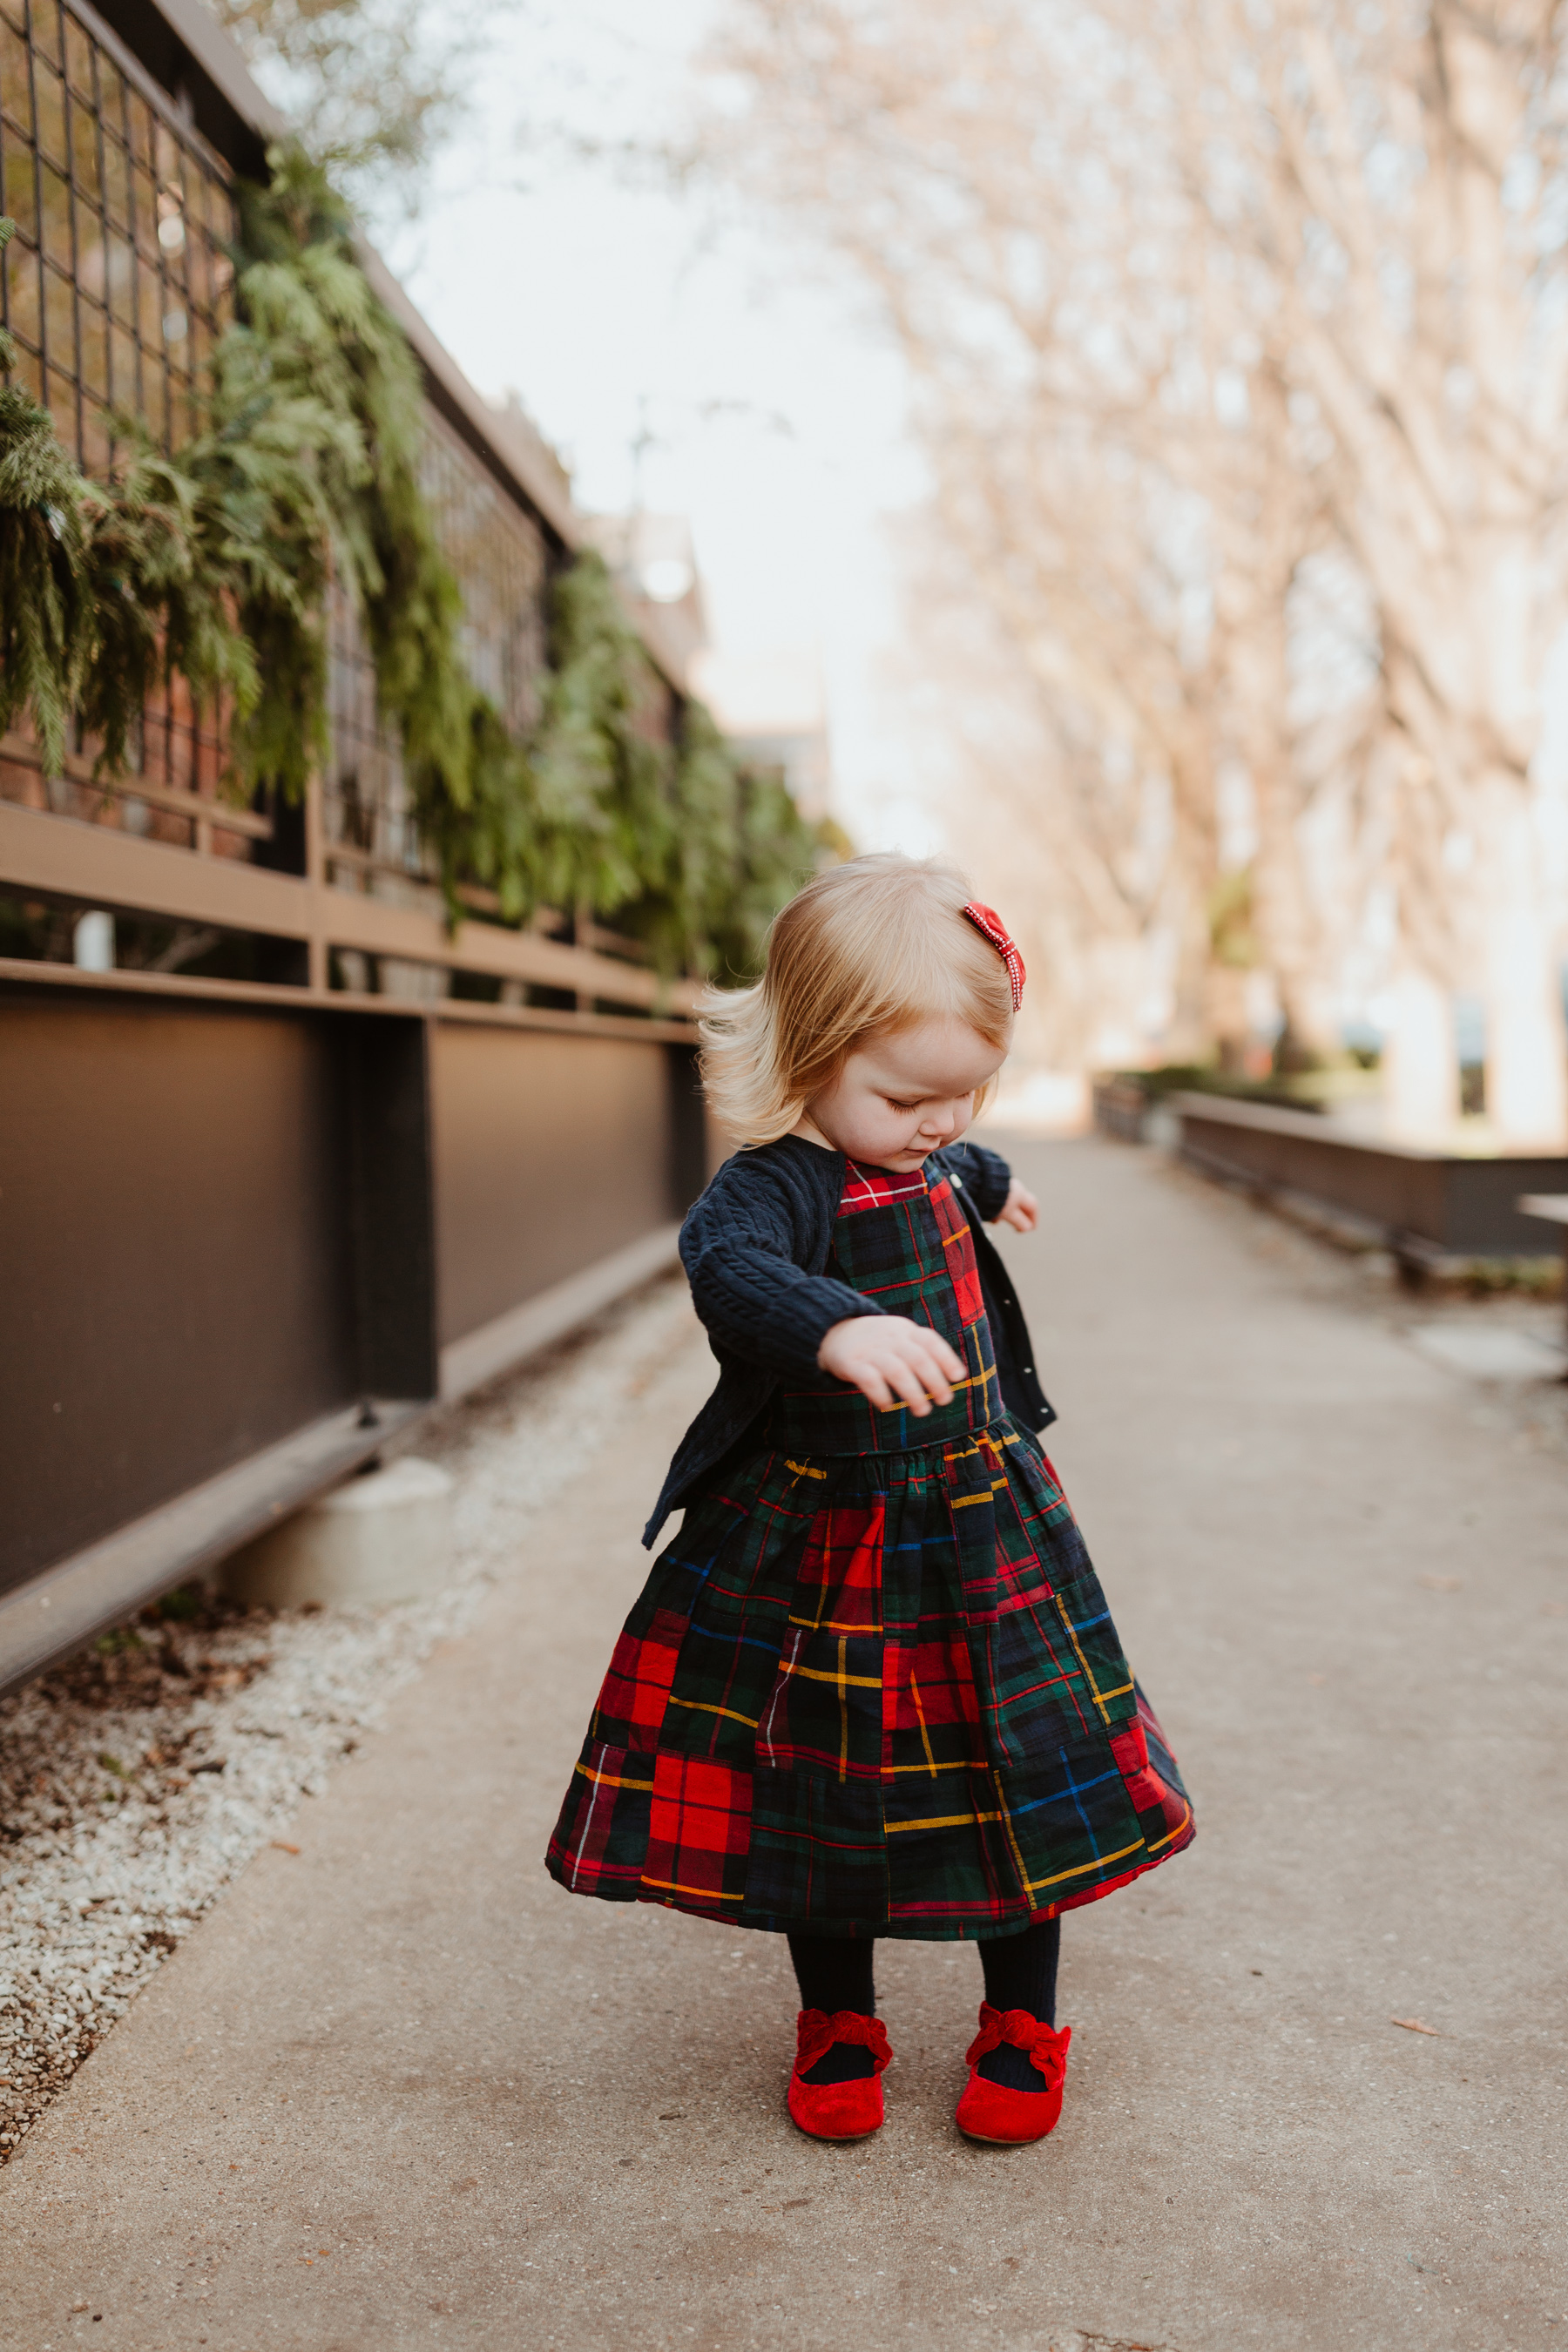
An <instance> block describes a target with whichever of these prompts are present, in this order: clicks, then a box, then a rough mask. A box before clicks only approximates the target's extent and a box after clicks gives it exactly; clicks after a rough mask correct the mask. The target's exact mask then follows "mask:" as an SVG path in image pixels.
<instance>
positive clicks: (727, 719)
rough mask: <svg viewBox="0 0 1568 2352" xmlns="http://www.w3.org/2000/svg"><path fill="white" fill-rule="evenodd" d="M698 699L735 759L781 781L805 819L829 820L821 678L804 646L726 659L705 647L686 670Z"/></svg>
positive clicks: (828, 772)
mask: <svg viewBox="0 0 1568 2352" xmlns="http://www.w3.org/2000/svg"><path fill="white" fill-rule="evenodd" d="M691 683H692V687H693V689H694V690H695V691H696V692H697V693H698V694H700V696H701V697H702V699H703V700H704V702H706V703H707V705H708V707H709V709H710V710H711V711H712V713H713V716H714V718H715V719H717V720H718V722H719V724H720V726H721V728H722V730H723V731H724V734H725V736H726V737H727V738H728V740H729V743H730V746H731V750H732V751H734V753H735V756H736V757H737V759H739V760H741V761H743V762H744V764H745V765H746V766H747V767H749V768H758V769H772V770H773V772H774V773H776V774H778V775H781V776H782V777H783V779H784V782H785V783H786V784H787V785H788V786H789V789H790V791H791V793H793V794H794V796H795V803H796V805H797V806H798V807H799V809H800V812H801V814H802V815H803V816H805V817H807V818H810V819H812V820H816V819H817V818H819V817H823V816H826V814H827V813H828V809H827V803H828V793H829V789H830V787H831V784H832V763H831V760H830V756H829V745H828V736H827V715H826V704H825V701H824V698H823V691H822V671H821V668H820V667H819V666H818V663H817V659H816V654H815V653H814V652H812V651H811V650H810V649H809V648H806V647H783V648H780V649H779V650H777V651H774V652H771V653H760V654H724V653H719V652H716V651H715V650H713V649H712V648H711V647H710V648H709V649H707V650H706V651H704V652H702V653H700V655H699V656H698V657H697V659H696V661H695V662H694V664H693V666H692V672H691Z"/></svg>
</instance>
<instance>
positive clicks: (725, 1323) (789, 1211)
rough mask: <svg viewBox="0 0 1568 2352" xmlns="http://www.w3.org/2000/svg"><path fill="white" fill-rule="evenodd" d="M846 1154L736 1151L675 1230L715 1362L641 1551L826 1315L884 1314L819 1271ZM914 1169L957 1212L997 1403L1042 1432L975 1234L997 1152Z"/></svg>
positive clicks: (798, 1365) (1021, 1354)
mask: <svg viewBox="0 0 1568 2352" xmlns="http://www.w3.org/2000/svg"><path fill="white" fill-rule="evenodd" d="M845 1164H846V1163H845V1158H844V1154H843V1153H842V1152H841V1151H829V1150H826V1148H825V1146H823V1145H822V1144H820V1143H808V1142H807V1141H806V1140H805V1137H804V1136H799V1135H786V1136H783V1137H781V1139H779V1141H778V1142H777V1143H765V1144H763V1145H761V1146H760V1147H759V1148H758V1149H757V1150H754V1151H737V1152H736V1153H735V1155H734V1157H733V1158H732V1159H731V1160H726V1161H725V1162H724V1165H723V1166H722V1168H721V1169H720V1171H719V1172H718V1174H717V1175H716V1176H715V1177H714V1179H713V1181H712V1182H711V1183H710V1185H709V1187H708V1189H707V1191H706V1192H704V1193H703V1195H702V1197H701V1199H700V1201H699V1202H697V1204H696V1206H695V1207H694V1208H693V1209H692V1210H691V1211H690V1212H689V1214H688V1216H687V1219H686V1222H685V1223H684V1224H683V1225H682V1226H681V1228H680V1258H681V1264H682V1265H684V1266H685V1268H686V1272H687V1275H688V1276H689V1280H690V1283H691V1297H692V1303H693V1305H694V1306H695V1307H696V1308H697V1312H698V1314H699V1315H700V1318H701V1319H702V1321H703V1322H704V1323H705V1324H706V1325H707V1327H708V1340H709V1345H710V1347H711V1349H712V1350H713V1353H714V1354H715V1355H716V1356H717V1357H718V1359H719V1385H718V1387H717V1388H716V1389H715V1390H714V1391H713V1393H712V1395H711V1396H710V1398H709V1400H708V1402H707V1403H706V1404H705V1405H704V1406H703V1408H702V1410H701V1412H700V1413H699V1414H698V1416H697V1418H696V1420H695V1421H694V1422H693V1423H692V1424H691V1426H690V1428H689V1430H688V1431H687V1433H686V1434H685V1436H684V1437H683V1438H682V1439H681V1441H680V1444H679V1446H678V1447H677V1448H676V1453H675V1459H674V1461H673V1462H671V1464H670V1465H669V1475H668V1477H667V1478H666V1479H665V1482H664V1489H663V1492H662V1493H661V1494H660V1496H659V1498H658V1502H657V1503H656V1504H655V1505H654V1510H653V1517H651V1518H650V1519H649V1521H648V1523H647V1527H646V1528H645V1529H644V1530H643V1541H644V1543H645V1544H647V1546H648V1547H649V1548H650V1549H651V1547H652V1546H653V1545H654V1544H655V1543H656V1542H657V1541H658V1531H659V1529H660V1528H662V1527H663V1525H664V1522H665V1520H666V1519H667V1518H668V1516H669V1514H670V1512H671V1511H675V1510H679V1509H680V1507H682V1505H684V1504H686V1503H689V1502H690V1500H691V1498H692V1496H694V1495H696V1494H697V1493H698V1492H699V1491H700V1488H701V1487H703V1486H706V1485H707V1484H708V1483H709V1481H710V1479H711V1478H712V1477H714V1476H715V1475H717V1474H718V1473H719V1471H720V1470H721V1466H722V1465H724V1464H725V1463H726V1462H727V1461H728V1459H729V1458H730V1457H731V1455H739V1454H742V1452H745V1451H748V1450H750V1448H751V1447H752V1445H754V1444H755V1443H756V1440H757V1432H756V1424H757V1423H758V1422H759V1421H760V1420H761V1418H762V1416H763V1413H765V1412H766V1411H767V1408H768V1404H769V1402H770V1401H771V1399H772V1397H773V1391H774V1390H775V1389H776V1388H777V1387H778V1385H779V1382H780V1381H782V1380H784V1379H786V1378H788V1377H789V1376H791V1375H801V1376H808V1375H809V1374H811V1373H813V1372H815V1371H816V1369H817V1363H816V1351H817V1349H819V1348H820V1347H821V1345H822V1342H823V1340H824V1339H825V1338H826V1335H827V1333H828V1332H829V1331H830V1330H831V1329H832V1328H833V1326H834V1324H835V1323H842V1322H843V1321H844V1320H845V1319H846V1318H847V1317H848V1316H851V1315H880V1314H883V1313H885V1312H886V1310H885V1309H884V1308H882V1307H878V1306H877V1305H875V1303H874V1302H873V1301H872V1300H871V1299H869V1298H868V1297H865V1295H864V1294H863V1293H862V1292H861V1291H858V1290H851V1289H850V1287H849V1286H848V1285H847V1283H843V1282H837V1281H836V1280H834V1279H833V1277H832V1276H828V1275H826V1274H825V1273H824V1272H823V1268H824V1267H825V1266H826V1264H827V1256H828V1251H829V1249H830V1248H831V1246H832V1242H833V1224H834V1220H835V1218H836V1217H837V1213H838V1200H839V1195H840V1193H841V1192H843V1190H844V1170H845ZM926 1167H927V1169H928V1170H931V1171H941V1172H943V1173H945V1174H946V1175H948V1176H950V1177H951V1178H952V1181H953V1184H954V1187H955V1188H956V1190H957V1192H958V1197H959V1199H960V1201H961V1202H963V1208H964V1210H965V1213H967V1215H968V1218H969V1229H970V1232H971V1233H972V1234H973V1237H974V1255H975V1259H976V1261H977V1263H978V1265H979V1268H980V1282H981V1288H982V1290H983V1292H984V1298H985V1312H986V1316H987V1318H988V1320H989V1322H990V1325H991V1337H992V1344H993V1346H994V1349H995V1351H996V1371H997V1385H998V1387H999V1388H1000V1390H1001V1392H1002V1402H1003V1403H1004V1404H1005V1406H1006V1408H1007V1410H1008V1412H1010V1413H1012V1414H1013V1416H1014V1418H1015V1419H1016V1420H1017V1421H1020V1422H1022V1423H1023V1424H1024V1426H1025V1427H1026V1429H1044V1428H1045V1427H1046V1426H1047V1423H1050V1422H1053V1421H1054V1420H1055V1419H1056V1414H1055V1412H1053V1411H1052V1409H1051V1407H1050V1405H1049V1404H1048V1403H1047V1401H1046V1398H1045V1395H1044V1393H1043V1391H1041V1388H1040V1383H1039V1381H1038V1379H1037V1376H1036V1372H1035V1355H1034V1349H1033V1347H1032V1346H1031V1344H1030V1340H1029V1333H1028V1327H1027V1326H1026V1323H1025V1321H1024V1317H1023V1313H1022V1310H1021V1309H1020V1307H1019V1305H1018V1300H1017V1296H1016V1292H1015V1290H1014V1288H1013V1285H1012V1282H1011V1280H1010V1279H1009V1277H1008V1274H1007V1270H1006V1267H1005V1265H1004V1264H1003V1262H1002V1259H1001V1257H1000V1256H999V1255H998V1254H997V1252H996V1250H995V1248H994V1245H993V1244H992V1241H991V1237H990V1235H989V1234H987V1233H986V1231H985V1223H986V1222H987V1221H988V1220H994V1219H995V1218H996V1217H998V1216H999V1215H1000V1214H1001V1212H1002V1208H1003V1204H1004V1203H1005V1201H1006V1198H1007V1186H1008V1183H1009V1181H1010V1179H1011V1171H1010V1170H1009V1169H1008V1166H1007V1162H1006V1161H1005V1160H1004V1159H1002V1158H1001V1157H1000V1156H999V1155H998V1154H997V1153H996V1152H994V1151H987V1150H985V1148H984V1145H982V1144H978V1143H952V1144H948V1145H946V1146H945V1147H944V1148H943V1149H942V1150H940V1151H933V1152H932V1153H931V1157H930V1159H929V1160H927V1161H926Z"/></svg>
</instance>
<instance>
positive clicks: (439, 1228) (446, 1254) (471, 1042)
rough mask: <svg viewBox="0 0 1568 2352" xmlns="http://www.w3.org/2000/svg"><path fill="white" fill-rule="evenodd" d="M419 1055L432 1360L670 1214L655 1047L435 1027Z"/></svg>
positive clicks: (666, 1104)
mask: <svg viewBox="0 0 1568 2352" xmlns="http://www.w3.org/2000/svg"><path fill="white" fill-rule="evenodd" d="M431 1048H432V1057H433V1067H432V1090H433V1099H434V1119H435V1163H436V1264H437V1297H438V1299H439V1309H438V1318H437V1329H438V1333H439V1338H440V1341H441V1344H442V1345H443V1346H446V1345H447V1343H448V1342H449V1341H450V1340H453V1339H462V1338H463V1337H464V1336H465V1335H466V1334H467V1333H468V1332H470V1331H477V1330H478V1329H479V1328H480V1326H481V1325H482V1324H485V1323H489V1322H490V1321H492V1320H493V1318H495V1317H496V1316H498V1315H504V1314H505V1313H506V1312H507V1310H508V1309H509V1308H510V1307H521V1305H522V1304H523V1302H524V1301H525V1300H526V1299H529V1298H532V1297H536V1296H537V1295H538V1293H539V1292H540V1291H542V1290H547V1289H548V1288H549V1287H550V1286H551V1284H552V1283H555V1282H562V1281H564V1280H565V1278H566V1277H567V1276H569V1275H574V1274H578V1273H580V1272H581V1271H582V1270H583V1268H584V1267H585V1266H589V1265H593V1264H594V1262H595V1259H598V1258H602V1257H606V1256H608V1255H609V1254H610V1252H611V1251H612V1250H617V1249H621V1248H624V1247H625V1246H626V1244H628V1243H630V1242H635V1241H637V1240H639V1239H640V1238H641V1237H642V1235H643V1234H647V1233H649V1232H651V1231H652V1230H653V1228H654V1227H655V1226H657V1225H660V1224H663V1223H667V1222H668V1220H669V1219H670V1218H671V1217H673V1216H676V1215H678V1214H679V1209H680V1207H681V1205H683V1204H682V1203H681V1202H679V1201H678V1199H677V1198H676V1193H675V1187H674V1185H673V1184H672V1180H671V1169H672V1165H673V1162H674V1154H673V1150H672V1121H673V1119H674V1118H675V1117H676V1115H677V1114H676V1110H675V1082H674V1079H673V1076H672V1073H671V1066H670V1061H669V1057H668V1050H667V1049H666V1048H665V1047H663V1046H661V1045H654V1044H651V1043H650V1044H648V1045H641V1044H637V1043H633V1042H631V1041H629V1040H624V1039H621V1038H613V1037H568V1036H553V1035H551V1034H548V1033H545V1032H542V1031H538V1030H527V1029H500V1028H497V1029H489V1028H479V1027H475V1028H464V1027H460V1026H458V1025H456V1024H453V1025H451V1026H447V1025H446V1024H439V1025H438V1026H437V1029H436V1031H435V1034H434V1035H433V1037H432V1040H431ZM673 1050H674V1051H675V1052H676V1053H679V1050H680V1049H679V1048H675V1049H673Z"/></svg>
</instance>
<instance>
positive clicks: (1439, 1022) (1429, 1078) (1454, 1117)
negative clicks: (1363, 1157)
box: [1383, 962, 1459, 1143]
mask: <svg viewBox="0 0 1568 2352" xmlns="http://www.w3.org/2000/svg"><path fill="white" fill-rule="evenodd" d="M1391 993H1392V995H1393V999H1394V1007H1393V1015H1394V1017H1393V1020H1392V1022H1391V1023H1390V1025H1389V1032H1388V1037H1387V1042H1386V1043H1385V1045H1384V1051H1383V1074H1384V1086H1383V1101H1384V1129H1385V1131H1386V1133H1387V1135H1388V1138H1389V1140H1390V1141H1391V1142H1395V1143H1447V1142H1448V1141H1450V1140H1451V1139H1452V1137H1453V1132H1454V1129H1455V1128H1456V1127H1457V1126H1458V1119H1459V1056H1458V1047H1457V1045H1456V1043H1455V1038H1454V1009H1453V1006H1452V1004H1451V1003H1450V1002H1449V998H1448V992H1447V989H1446V988H1444V987H1443V986H1441V985H1440V983H1439V982H1437V981H1436V980H1434V979H1433V977H1432V975H1431V973H1430V972H1429V971H1424V970H1423V969H1422V968H1421V966H1420V965H1418V964H1415V963H1413V962H1406V963H1405V964H1404V965H1403V966H1402V967H1401V969H1400V971H1399V972H1398V973H1397V975H1396V976H1395V979H1394V986H1393V990H1392V992H1391Z"/></svg>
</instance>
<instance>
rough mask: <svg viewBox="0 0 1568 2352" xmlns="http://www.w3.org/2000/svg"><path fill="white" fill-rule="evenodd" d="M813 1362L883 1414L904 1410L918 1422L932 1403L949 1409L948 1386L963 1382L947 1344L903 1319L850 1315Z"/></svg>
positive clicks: (960, 1366) (830, 1334)
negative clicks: (891, 1410) (898, 1409)
mask: <svg viewBox="0 0 1568 2352" xmlns="http://www.w3.org/2000/svg"><path fill="white" fill-rule="evenodd" d="M816 1360H817V1362H818V1363H819V1364H820V1365H821V1367H822V1369H823V1370H824V1371H825V1372H831V1373H832V1374H833V1376H834V1378H835V1380H839V1381H848V1383H849V1385H850V1387H851V1388H857V1389H858V1390H859V1391H860V1393H861V1395H862V1396H863V1397H868V1398H869V1399H870V1401H871V1402H872V1403H873V1404H874V1405H878V1406H879V1407H880V1408H881V1409H882V1411H883V1412H887V1411H889V1410H890V1409H896V1408H898V1407H899V1406H900V1405H908V1407H909V1409H910V1412H912V1413H913V1414H914V1416H915V1418H916V1420H917V1421H922V1420H923V1419H924V1418H925V1416H926V1414H927V1413H928V1412H930V1411H931V1404H932V1402H936V1403H937V1404H951V1403H952V1382H953V1381H962V1380H963V1379H964V1378H965V1377H966V1374H965V1372H964V1369H963V1364H962V1363H961V1362H960V1361H959V1360H958V1358H957V1357H956V1356H955V1355H954V1354H953V1352H952V1349H951V1348H950V1347H949V1346H948V1344H947V1341H946V1340H945V1339H942V1338H941V1337H940V1336H939V1334H938V1333H936V1332H935V1331H933V1330H931V1328H929V1326H928V1325H926V1324H924V1323H911V1322H910V1318H909V1317H908V1316H907V1315H852V1316H850V1317H849V1318H848V1319H847V1321H846V1322H843V1323H835V1325H834V1326H833V1328H832V1329H831V1330H830V1331H829V1332H828V1333H827V1335H826V1339H824V1340H823V1342H822V1345H821V1347H820V1348H819V1349H817V1351H816Z"/></svg>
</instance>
